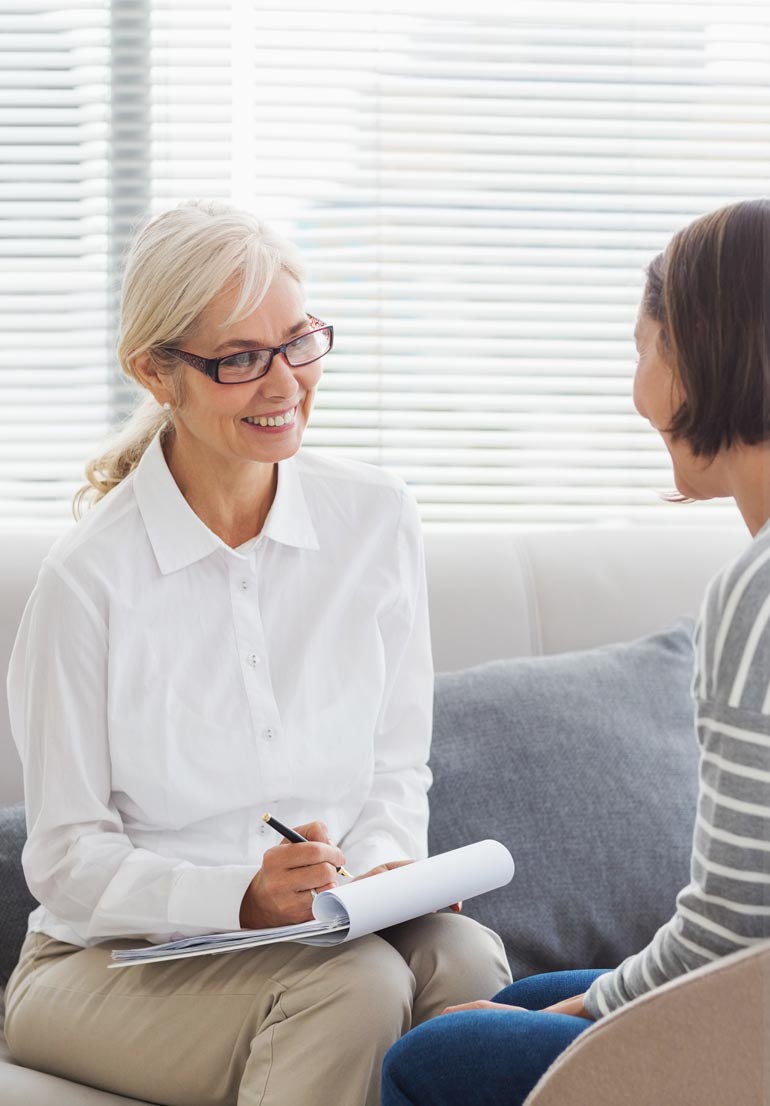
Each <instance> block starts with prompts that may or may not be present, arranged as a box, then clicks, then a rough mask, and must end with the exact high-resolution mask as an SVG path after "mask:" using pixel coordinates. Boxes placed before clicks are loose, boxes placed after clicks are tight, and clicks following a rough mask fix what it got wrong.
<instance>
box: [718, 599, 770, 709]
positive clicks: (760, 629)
mask: <svg viewBox="0 0 770 1106" xmlns="http://www.w3.org/2000/svg"><path fill="white" fill-rule="evenodd" d="M768 618H770V595H768V596H767V598H766V599H765V601H764V603H763V604H762V606H761V607H760V609H759V614H758V615H757V617H756V619H755V620H754V625H753V626H752V627H751V633H750V634H749V636H748V638H747V639H746V645H745V648H744V650H743V656H742V657H741V662H740V664H739V665H738V671H737V672H736V674H735V680H734V681H733V689H732V691H731V692H730V698H729V700H728V702H729V705H730V706H731V707H738V706H740V702H741V696H742V695H743V689H744V687H745V686H746V679H747V677H748V675H749V671H750V670H751V665H752V664H753V662H754V654H755V653H756V651H757V646H758V645H759V640H760V638H761V637H762V634H763V633H764V632H765V630H766V628H767V620H768Z"/></svg>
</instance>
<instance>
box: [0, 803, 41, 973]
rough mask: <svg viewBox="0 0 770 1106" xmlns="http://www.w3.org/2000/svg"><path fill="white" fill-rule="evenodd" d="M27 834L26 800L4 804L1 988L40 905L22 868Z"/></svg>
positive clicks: (0, 822) (0, 823) (0, 814)
mask: <svg viewBox="0 0 770 1106" xmlns="http://www.w3.org/2000/svg"><path fill="white" fill-rule="evenodd" d="M26 837H27V829H26V824H25V820H24V804H23V803H17V804H16V805H15V806H3V807H0V990H2V988H4V987H5V985H6V983H7V982H8V977H9V976H10V974H11V972H12V971H13V969H14V968H15V967H16V961H17V960H18V958H19V952H20V951H21V946H22V943H23V941H24V937H25V935H26V932H27V919H28V917H29V914H30V911H32V910H34V909H35V907H36V906H37V903H36V902H35V900H34V899H33V897H32V895H31V894H30V893H29V890H28V888H27V884H26V881H25V879H24V873H23V872H22V870H21V850H22V849H23V847H24V842H25V840H26Z"/></svg>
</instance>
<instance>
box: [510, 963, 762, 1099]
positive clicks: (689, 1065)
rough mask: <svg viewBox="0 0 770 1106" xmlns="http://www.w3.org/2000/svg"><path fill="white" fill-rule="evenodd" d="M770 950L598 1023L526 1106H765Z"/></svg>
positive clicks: (677, 983) (713, 967)
mask: <svg viewBox="0 0 770 1106" xmlns="http://www.w3.org/2000/svg"><path fill="white" fill-rule="evenodd" d="M769 1045H770V941H764V942H762V944H759V945H755V946H754V947H753V948H750V949H747V950H746V951H745V952H739V953H735V954H734V955H733V956H726V957H724V958H723V959H721V960H718V961H716V962H715V963H713V964H709V965H708V966H707V967H705V968H700V969H699V970H698V971H695V972H692V973H691V974H690V975H687V976H683V977H682V978H680V979H677V980H674V981H673V982H672V983H667V984H666V985H665V986H664V987H661V988H659V989H658V990H657V991H653V992H652V993H651V994H649V995H645V996H643V997H642V998H640V999H637V1000H636V1001H635V1002H632V1003H630V1004H629V1005H628V1006H626V1007H623V1008H622V1009H621V1010H618V1011H616V1012H615V1013H614V1014H611V1015H609V1017H607V1018H604V1019H602V1020H601V1021H599V1022H597V1024H596V1025H595V1026H593V1027H592V1028H591V1029H589V1030H588V1031H587V1032H585V1033H584V1034H583V1035H582V1036H580V1037H578V1039H577V1040H576V1041H575V1042H574V1044H572V1045H570V1047H569V1048H568V1049H567V1050H566V1051H565V1052H564V1053H563V1054H562V1056H561V1057H560V1058H559V1059H558V1060H557V1061H556V1063H555V1064H554V1065H553V1066H552V1067H551V1068H550V1069H549V1071H547V1072H546V1074H545V1075H544V1076H543V1078H542V1079H541V1080H540V1082H539V1083H538V1085H537V1086H536V1087H535V1089H534V1090H533V1091H532V1093H531V1094H530V1096H529V1097H528V1098H527V1101H526V1103H525V1106H767V1104H768V1103H770V1063H769V1059H770V1047H768V1046H769Z"/></svg>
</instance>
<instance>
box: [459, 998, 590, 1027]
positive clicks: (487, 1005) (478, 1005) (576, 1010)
mask: <svg viewBox="0 0 770 1106" xmlns="http://www.w3.org/2000/svg"><path fill="white" fill-rule="evenodd" d="M584 998H585V993H583V994H582V995H575V996H574V997H573V998H565V999H562V1001H561V1002H556V1003H554V1005H553V1006H546V1008H545V1009H544V1010H531V1011H528V1013H533V1014H538V1013H540V1014H570V1015H572V1017H574V1018H585V1019H586V1020H587V1021H593V1018H592V1017H591V1015H590V1014H589V1013H588V1011H587V1010H586V1008H585V1007H584V1006H583V999H584ZM525 1009H526V1008H525V1007H524V1006H508V1005H506V1003H504V1002H489V1001H487V999H483V998H480V999H476V1001H475V1002H464V1003H463V1004H462V1005H461V1006H447V1008H446V1010H442V1011H441V1013H442V1014H457V1013H458V1012H459V1011H462V1010H506V1011H508V1012H510V1013H512V1012H514V1011H517V1012H518V1011H521V1010H525Z"/></svg>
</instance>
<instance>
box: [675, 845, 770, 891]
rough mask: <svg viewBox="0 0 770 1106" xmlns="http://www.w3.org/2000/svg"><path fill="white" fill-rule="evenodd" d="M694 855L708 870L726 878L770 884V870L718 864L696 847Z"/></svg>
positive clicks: (693, 851)
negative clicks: (762, 870) (761, 870)
mask: <svg viewBox="0 0 770 1106" xmlns="http://www.w3.org/2000/svg"><path fill="white" fill-rule="evenodd" d="M692 855H693V859H694V860H697V861H698V863H699V864H702V865H703V867H704V868H705V869H706V871H707V872H713V874H714V875H715V876H725V878H726V879H733V880H739V881H741V882H743V883H766V884H768V886H770V871H767V872H757V871H753V870H752V869H750V868H732V867H730V865H728V864H717V863H716V862H715V861H713V860H706V858H705V856H703V854H702V853H701V852H699V851H698V849H697V848H696V847H693V850H692Z"/></svg>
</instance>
